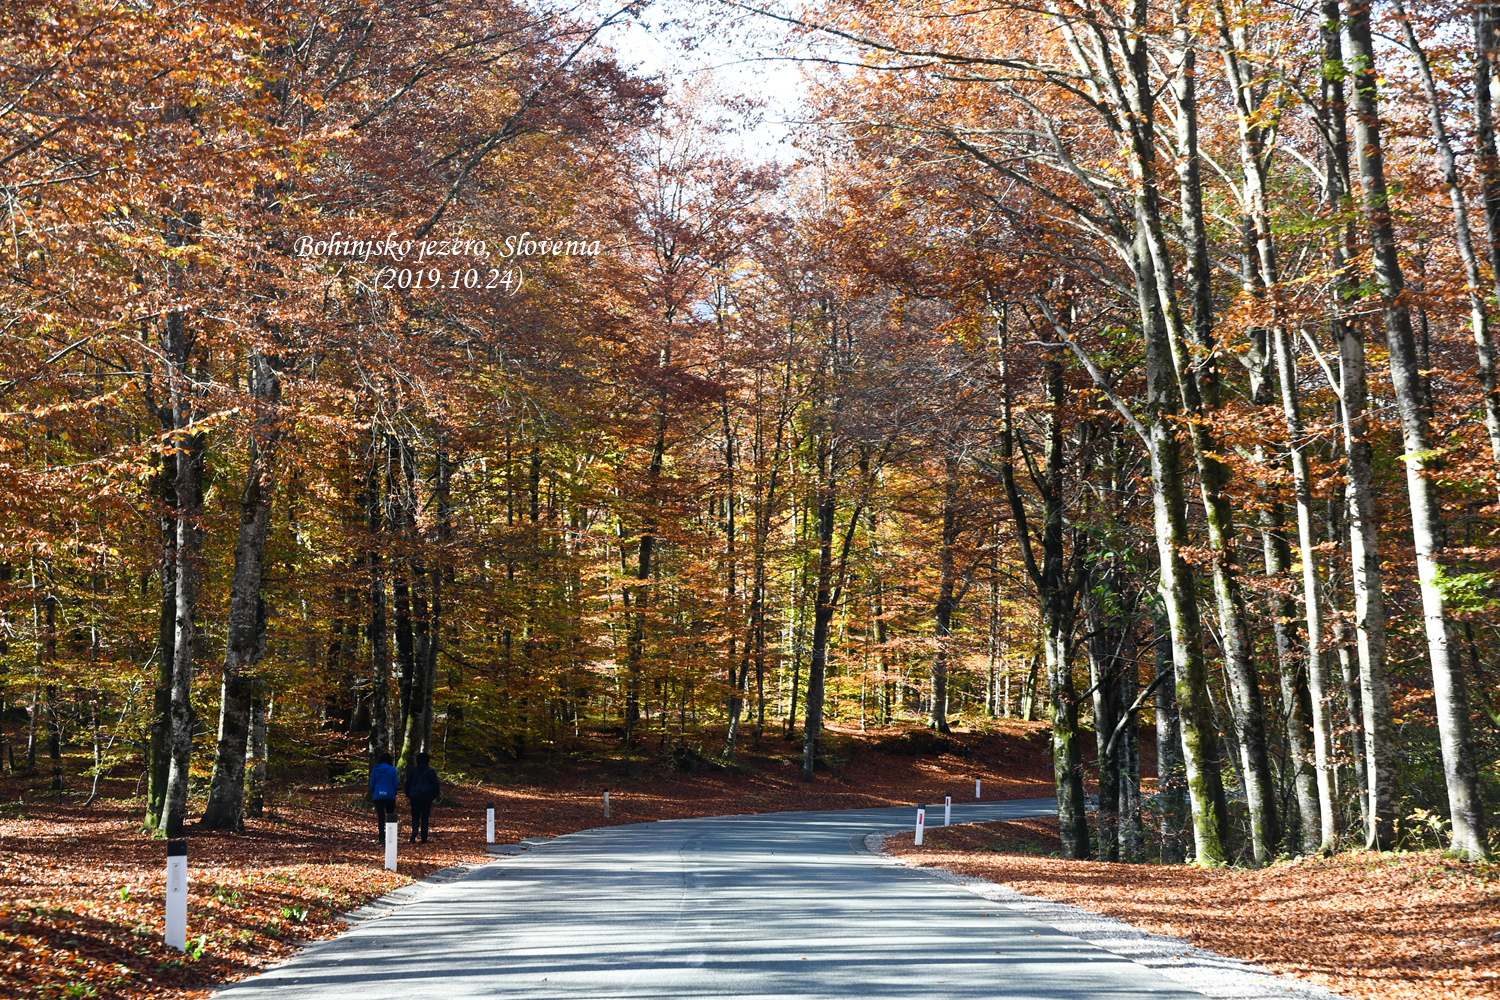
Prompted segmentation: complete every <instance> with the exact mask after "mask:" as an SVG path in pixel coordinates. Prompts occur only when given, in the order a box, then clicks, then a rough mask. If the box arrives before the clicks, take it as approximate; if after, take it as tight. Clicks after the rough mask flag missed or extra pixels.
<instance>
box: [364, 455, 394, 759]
mask: <svg viewBox="0 0 1500 1000" xmlns="http://www.w3.org/2000/svg"><path fill="white" fill-rule="evenodd" d="M383 451H384V449H382V448H381V447H380V435H379V433H378V431H376V430H375V428H373V427H372V428H371V429H370V456H369V461H370V468H369V470H368V475H367V476H366V479H365V497H364V501H365V519H366V528H367V529H368V530H369V533H370V548H369V551H368V552H367V553H366V554H365V565H366V567H367V570H368V573H369V590H368V597H367V600H368V603H369V609H370V625H369V631H368V636H369V640H370V738H369V742H368V747H369V753H370V761H371V762H372V763H373V762H375V761H377V760H379V759H380V755H381V754H384V753H389V752H390V745H389V743H388V742H387V739H388V736H389V730H390V680H391V646H390V636H389V634H388V631H387V629H386V584H385V575H386V571H385V557H384V555H383V553H384V549H385V543H384V537H385V524H384V510H383V507H382V504H381V497H380V489H381V480H382V473H383V470H382V469H381V467H380V466H381V462H382V457H383Z"/></svg>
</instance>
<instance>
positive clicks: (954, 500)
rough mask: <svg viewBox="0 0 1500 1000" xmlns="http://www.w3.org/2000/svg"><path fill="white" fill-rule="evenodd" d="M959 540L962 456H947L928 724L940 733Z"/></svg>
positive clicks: (945, 728)
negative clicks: (935, 644) (956, 548)
mask: <svg viewBox="0 0 1500 1000" xmlns="http://www.w3.org/2000/svg"><path fill="white" fill-rule="evenodd" d="M957 541H958V459H957V458H955V457H954V456H953V455H951V454H950V455H946V456H944V458H943V537H942V547H941V549H940V550H939V553H938V599H937V605H936V607H935V608H934V610H933V636H934V638H935V639H936V641H937V652H936V653H935V654H934V655H933V658H932V715H931V718H930V719H929V720H928V725H929V726H930V727H931V728H933V729H936V730H937V731H938V732H940V733H947V732H949V731H950V730H949V728H948V657H949V653H948V643H949V638H950V636H951V635H952V623H953V607H954V605H955V604H956V603H957V602H956V601H955V600H954V597H953V593H954V587H955V583H956V579H957V574H956V573H955V571H954V559H953V547H954V545H955V544H956V543H957Z"/></svg>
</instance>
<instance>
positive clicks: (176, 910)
mask: <svg viewBox="0 0 1500 1000" xmlns="http://www.w3.org/2000/svg"><path fill="white" fill-rule="evenodd" d="M187 887H188V867H187V841H186V840H169V841H167V932H166V934H165V938H166V945H167V947H168V948H176V949H177V950H178V951H187Z"/></svg>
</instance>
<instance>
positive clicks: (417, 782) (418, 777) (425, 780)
mask: <svg viewBox="0 0 1500 1000" xmlns="http://www.w3.org/2000/svg"><path fill="white" fill-rule="evenodd" d="M428 760H429V758H428V756H427V755H426V754H425V753H419V754H417V763H416V766H415V767H413V768H412V769H411V770H410V771H409V772H407V775H406V798H407V800H408V801H409V802H411V838H410V840H411V842H412V843H416V841H417V834H418V832H420V833H421V835H422V843H424V844H425V843H427V821H428V820H429V819H430V818H431V817H432V803H433V801H434V800H436V799H437V797H438V793H439V791H441V788H442V786H441V785H440V784H439V783H438V776H437V772H436V771H434V770H433V769H432V768H431V767H429V766H428V765H427V762H428Z"/></svg>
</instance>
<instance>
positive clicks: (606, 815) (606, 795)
mask: <svg viewBox="0 0 1500 1000" xmlns="http://www.w3.org/2000/svg"><path fill="white" fill-rule="evenodd" d="M604 818H605V819H609V789H608V788H606V789H605V790H604Z"/></svg>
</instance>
